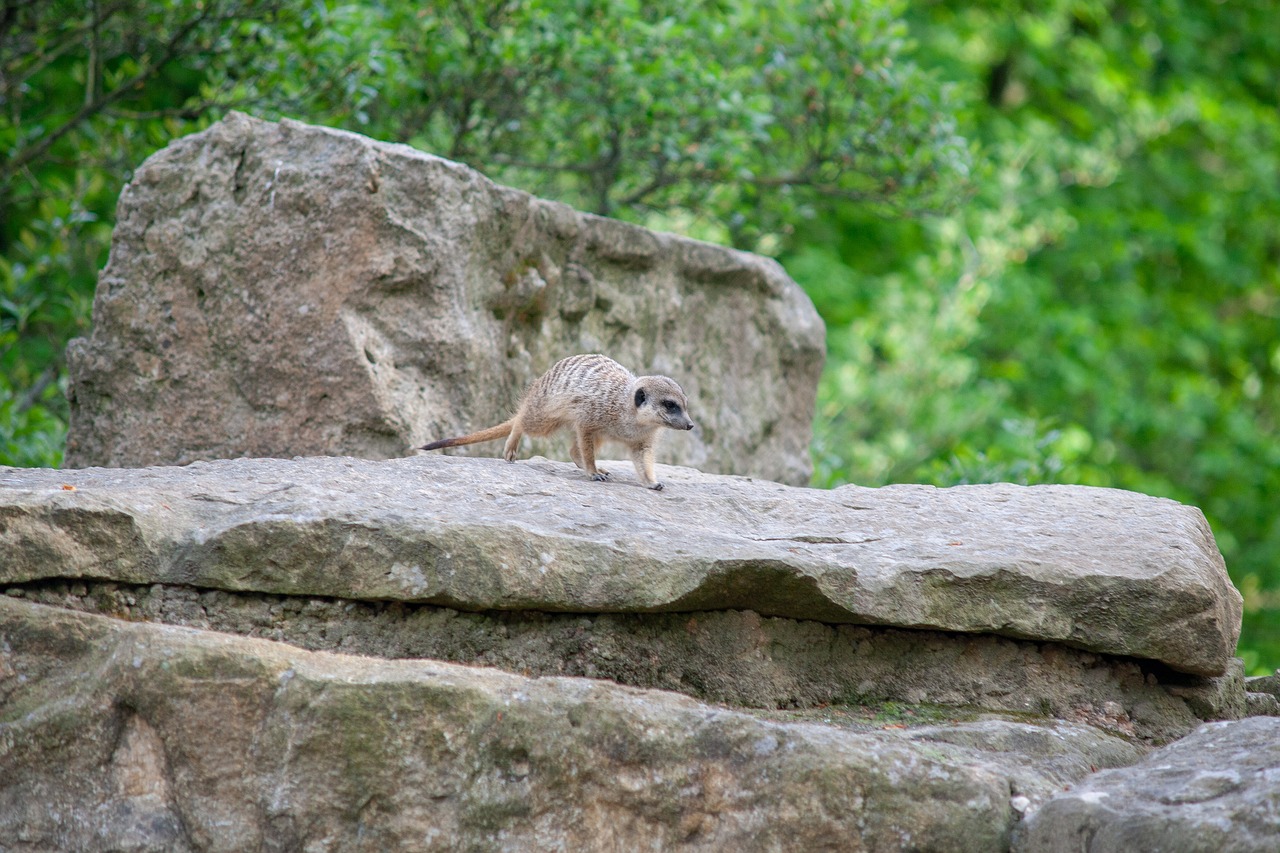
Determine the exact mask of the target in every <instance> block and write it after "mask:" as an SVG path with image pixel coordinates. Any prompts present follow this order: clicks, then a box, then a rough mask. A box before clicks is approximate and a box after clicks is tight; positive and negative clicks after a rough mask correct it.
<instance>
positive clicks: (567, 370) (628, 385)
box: [418, 355, 693, 490]
mask: <svg viewBox="0 0 1280 853" xmlns="http://www.w3.org/2000/svg"><path fill="white" fill-rule="evenodd" d="M688 407H689V401H688V400H687V399H686V398H685V396H684V391H683V390H681V388H680V386H679V384H677V383H676V381H675V380H674V379H671V378H670V377H667V376H636V375H634V374H633V373H632V372H631V371H630V370H627V369H626V368H625V367H623V366H622V365H621V364H618V362H616V361H614V360H613V359H611V358H607V357H605V356H603V355H572V356H569V357H568V358H565V359H561V360H560V361H558V362H556V363H555V364H554V365H552V367H551V369H550V370H548V371H547V372H546V373H544V374H542V376H540V377H539V378H538V379H536V380H534V382H533V384H532V385H530V386H529V389H528V390H527V391H525V392H524V396H523V397H521V399H520V405H519V407H518V408H517V409H516V414H515V417H513V418H511V419H510V420H508V421H504V422H503V423H500V424H498V425H497V426H494V427H489V428H488V429H484V430H480V431H479V432H475V433H472V434H470V435H463V436H459V437H458V438H445V439H441V440H440V441H433V442H431V443H430V444H424V445H423V446H422V447H420V448H418V449H419V450H438V449H440V448H442V447H457V446H459V445H463V444H477V443H479V442H482V441H496V440H498V439H499V438H505V439H506V440H507V444H506V447H505V449H504V451H503V454H502V455H503V457H504V458H505V459H506V460H507V461H508V462H514V461H515V458H516V451H517V450H518V449H519V447H520V438H521V437H522V436H523V435H524V434H525V433H528V434H529V435H533V436H546V435H551V434H552V433H553V432H555V431H557V430H560V429H569V430H572V431H573V444H572V445H571V446H570V447H569V456H570V457H571V458H572V459H573V464H575V465H577V466H578V467H579V468H581V469H582V470H583V471H585V472H586V473H587V476H589V477H590V478H591V479H592V480H607V479H608V478H609V473H608V472H607V471H605V470H604V469H603V468H599V467H597V466H596V446H597V445H598V444H599V443H600V442H601V441H603V440H605V439H612V440H613V441H617V442H619V443H620V444H623V445H626V447H627V449H628V450H629V451H630V452H631V461H632V464H634V465H635V468H636V476H638V477H639V478H640V481H641V482H642V483H644V484H645V485H646V486H648V487H649V488H650V489H655V490H660V489H661V488H662V483H660V482H658V480H657V478H656V477H654V473H653V448H654V445H655V444H656V443H657V440H658V438H659V436H660V435H661V433H660V430H662V429H663V428H664V427H665V428H667V429H685V430H689V429H693V421H691V420H689V415H688V413H687V409H688Z"/></svg>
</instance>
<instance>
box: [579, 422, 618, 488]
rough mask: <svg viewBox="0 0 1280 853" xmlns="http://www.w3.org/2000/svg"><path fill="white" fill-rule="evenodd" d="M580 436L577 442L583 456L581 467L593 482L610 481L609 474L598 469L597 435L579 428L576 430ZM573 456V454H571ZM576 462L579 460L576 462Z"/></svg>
mask: <svg viewBox="0 0 1280 853" xmlns="http://www.w3.org/2000/svg"><path fill="white" fill-rule="evenodd" d="M575 432H576V433H577V435H578V438H577V441H576V442H575V443H576V444H577V445H578V453H579V454H580V455H581V456H582V462H581V464H580V467H581V468H582V469H583V470H584V471H586V472H587V473H588V474H589V475H590V476H591V479H593V480H607V479H609V472H608V471H606V470H604V469H603V468H597V467H596V436H595V433H590V432H587V431H586V430H584V429H582V428H581V427H579V428H578V429H576V430H575ZM571 455H572V454H571ZM574 461H575V462H576V461H578V460H576V459H575V460H574Z"/></svg>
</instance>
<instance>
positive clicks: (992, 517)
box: [0, 456, 1242, 675]
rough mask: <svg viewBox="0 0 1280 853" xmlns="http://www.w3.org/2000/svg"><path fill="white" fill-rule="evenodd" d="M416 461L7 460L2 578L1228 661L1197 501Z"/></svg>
mask: <svg viewBox="0 0 1280 853" xmlns="http://www.w3.org/2000/svg"><path fill="white" fill-rule="evenodd" d="M615 468H616V469H617V474H616V477H615V480H614V481H613V482H608V483H597V482H591V481H588V480H587V479H585V478H584V477H583V476H582V475H581V473H580V472H578V471H577V469H575V468H574V467H573V466H572V465H569V464H567V463H556V462H545V461H542V462H523V463H518V464H508V463H505V462H501V461H497V460H481V459H463V458H448V457H440V456H423V457H418V458H413V459H402V460H391V461H381V462H372V461H366V460H356V459H342V458H314V459H296V460H279V459H240V460H224V461H217V462H206V463H196V464H193V465H190V466H188V467H185V468H145V469H86V470H77V471H70V470H68V471H54V470H20V469H6V470H4V471H3V472H0V554H2V555H3V558H2V560H0V583H22V582H26V581H31V580H37V579H42V578H94V579H106V580H115V581H120V582H125V583H155V582H160V583H167V584H187V585H191V586H195V587H200V588H210V589H222V590H231V591H254V592H264V593H278V594H288V595H311V596H332V597H335V598H352V599H365V600H403V601H412V602H424V603H432V604H439V605H444V606H447V607H454V608H458V609H464V610H490V609H496V610H538V611H556V612H585V613H601V612H622V613H626V612H632V613H635V612H683V611H698V610H726V609H744V610H753V611H755V612H757V613H760V614H763V615H766V616H787V617H792V618H797V619H808V620H817V621H823V622H828V623H858V624H871V625H890V626H897V627H906V628H932V629H939V630H944V631H960V632H979V633H994V634H1001V635H1006V636H1011V637H1019V638H1029V639H1035V640H1044V641H1054V642H1061V643H1065V644H1068V645H1072V646H1077V647H1080V648H1084V649H1087V650H1092V651H1097V652H1104V653H1108V654H1114V655H1127V656H1132V657H1135V658H1144V659H1150V660H1156V661H1160V662H1163V663H1164V664H1167V665H1168V666H1170V667H1173V668H1175V669H1178V670H1181V671H1185V672H1189V673H1193V674H1199V675H1217V674H1220V673H1222V672H1224V671H1225V670H1226V668H1227V663H1228V661H1229V660H1230V659H1231V656H1232V653H1233V652H1234V650H1235V645H1236V640H1237V636H1238V632H1239V626H1240V614H1241V605H1242V602H1241V597H1240V595H1239V593H1237V592H1236V590H1235V589H1234V588H1233V587H1232V586H1231V583H1230V581H1229V579H1228V578H1227V574H1226V571H1225V568H1224V565H1223V562H1222V558H1221V556H1220V555H1219V553H1218V550H1217V548H1216V546H1215V544H1214V541H1213V537H1212V535H1211V533H1210V531H1209V528H1208V526H1207V525H1206V523H1205V521H1204V518H1203V516H1202V515H1201V514H1200V512H1199V511H1198V510H1196V509H1194V508H1191V507H1186V506H1183V505H1180V504H1177V503H1175V502H1173V501H1169V500H1163V499H1157V498H1150V497H1145V496H1142V495H1137V494H1132V493H1128V492H1120V491H1114V490H1105V489H1092V488H1083V487H1072V486H1037V487H1019V486H1010V485H993V486H968V487H958V488H952V489H935V488H932V487H923V486H897V487H889V488H882V489H866V488H859V487H848V486H846V487H843V488H840V489H835V490H832V491H822V490H816V489H803V488H792V487H787V486H782V485H779V484H776V483H770V482H756V481H752V480H749V479H745V478H738V477H725V476H716V475H705V474H700V473H698V472H696V471H693V470H689V469H677V468H662V467H660V471H659V476H660V477H661V478H662V479H664V480H666V481H667V483H668V485H667V488H666V490H664V491H662V492H653V491H650V490H648V489H644V488H642V487H640V486H639V484H638V483H636V482H635V481H634V480H631V479H628V478H627V476H626V474H625V473H623V472H625V467H624V466H621V465H616V466H615Z"/></svg>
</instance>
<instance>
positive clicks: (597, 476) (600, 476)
mask: <svg viewBox="0 0 1280 853" xmlns="http://www.w3.org/2000/svg"><path fill="white" fill-rule="evenodd" d="M591 479H593V480H596V481H598V482H601V483H603V482H605V481H606V480H608V479H609V472H608V471H600V470H598V469H597V470H596V472H595V473H594V474H592V475H591Z"/></svg>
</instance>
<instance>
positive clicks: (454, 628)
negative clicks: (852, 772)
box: [4, 581, 1244, 742]
mask: <svg viewBox="0 0 1280 853" xmlns="http://www.w3.org/2000/svg"><path fill="white" fill-rule="evenodd" d="M4 591H5V592H7V593H8V594H9V595H11V596H15V597H22V598H25V599H26V600H28V601H33V602H38V603H41V604H49V605H53V606H56V607H63V608H68V609H72V610H79V611H83V612H89V613H99V614H103V615H108V616H114V617H117V618H120V619H125V620H127V621H130V622H141V621H149V622H163V623H165V624H169V625H185V626H188V627H193V628H202V629H213V630H217V631H223V632H227V633H233V634H241V635H245V636H251V637H260V638H264V639H270V640H276V641H280V642H286V643H289V644H291V645H295V646H299V647H301V648H305V649H312V650H320V651H337V652H346V653H351V654H359V655H367V656H371V657H380V658H433V659H437V660H447V661H453V662H456V663H466V664H482V665H485V666H496V667H499V668H501V669H505V670H507V671H508V672H519V673H522V674H524V675H538V676H561V675H569V676H586V677H589V678H604V679H608V680H610V681H613V682H616V683H619V684H627V685H631V686H633V687H655V688H662V689H667V690H676V691H679V692H681V693H685V694H687V695H689V696H693V697H695V698H697V699H702V700H708V701H714V702H725V703H728V704H730V705H736V706H741V707H750V708H768V709H774V708H800V709H805V708H815V707H825V706H828V705H833V704H834V705H846V704H858V705H867V704H876V703H880V702H885V701H890V702H897V703H908V704H920V703H930V704H934V705H942V706H948V707H950V708H952V709H956V708H961V709H963V708H980V709H984V710H987V711H1000V712H1014V713H1020V714H1033V715H1037V716H1051V717H1056V718H1058V719H1063V720H1070V721H1073V722H1081V723H1088V724H1090V725H1093V726H1097V727H1099V728H1103V729H1106V730H1109V731H1112V732H1116V733H1119V734H1124V735H1128V736H1137V737H1139V738H1143V739H1149V740H1155V741H1158V742H1165V741H1168V740H1172V739H1173V738H1176V737H1181V736H1182V735H1185V734H1186V733H1187V732H1189V731H1191V730H1192V729H1194V728H1195V727H1196V726H1198V725H1199V724H1200V723H1201V721H1203V720H1206V719H1227V718H1231V719H1234V718H1237V717H1239V716H1242V714H1243V708H1242V707H1240V705H1241V699H1242V697H1243V695H1244V694H1243V690H1242V689H1241V686H1240V684H1239V680H1238V677H1236V678H1232V677H1228V676H1223V677H1220V678H1197V677H1194V676H1178V675H1177V674H1176V673H1172V672H1169V671H1167V670H1165V669H1164V668H1163V667H1160V666H1157V665H1145V666H1144V665H1143V664H1141V663H1139V662H1138V661H1135V660H1132V659H1128V658H1122V659H1115V658H1110V657H1107V656H1105V655H1098V654H1094V653H1092V652H1084V651H1078V650H1075V649H1070V648H1066V647H1063V646H1059V645H1055V644H1046V643H1035V642H1028V641H1023V640H1011V639H1006V638H1003V637H993V636H989V635H983V634H964V635H960V634H945V633H942V632H939V631H920V630H900V629H894V628H875V627H873V628H868V627H862V626H856V625H828V624H824V623H821V622H814V621H805V620H797V619H784V618H780V617H763V616H760V615H759V614H757V613H755V612H752V611H750V610H730V611H704V612H699V613H652V614H650V613H637V614H610V613H604V614H567V613H543V612H533V613H529V612H507V611H485V612H480V613H468V612H464V611H458V610H454V609H452V608H446V607H436V606H432V605H412V604H404V603H402V602H359V601H350V600H344V599H332V598H317V597H315V596H293V597H290V596H282V595H263V594H257V593H243V592H222V591H218V590H201V589H197V588H194V587H187V586H169V585H165V584H152V585H150V586H138V585H124V584H117V583H111V582H107V583H104V582H84V581H50V582H35V583H30V584H24V585H21V586H12V587H9V588H8V589H5V590H4ZM1236 675H1237V676H1238V671H1237V673H1236ZM962 713H963V712H962Z"/></svg>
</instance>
